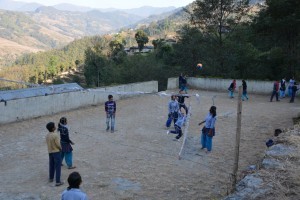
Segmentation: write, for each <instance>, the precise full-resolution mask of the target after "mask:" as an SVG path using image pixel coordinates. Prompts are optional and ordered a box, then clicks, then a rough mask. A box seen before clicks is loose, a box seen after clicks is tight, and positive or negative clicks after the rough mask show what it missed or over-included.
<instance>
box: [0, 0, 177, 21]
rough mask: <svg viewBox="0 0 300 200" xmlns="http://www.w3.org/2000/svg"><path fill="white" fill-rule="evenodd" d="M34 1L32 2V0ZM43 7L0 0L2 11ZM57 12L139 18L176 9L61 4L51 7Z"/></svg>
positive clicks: (35, 4)
mask: <svg viewBox="0 0 300 200" xmlns="http://www.w3.org/2000/svg"><path fill="white" fill-rule="evenodd" d="M33 1H34V0H33ZM42 6H44V5H42V4H39V3H34V2H32V3H25V2H20V1H13V0H0V9H3V10H11V11H23V12H25V11H32V12H33V11H35V10H36V9H37V8H39V7H42ZM52 7H54V8H55V9H57V10H61V11H70V12H89V11H91V10H98V11H101V12H105V13H106V12H113V11H120V12H125V13H128V14H133V15H138V16H141V17H148V16H150V15H158V14H161V13H164V12H168V11H171V10H174V9H176V7H173V6H172V7H161V8H160V7H151V6H144V7H140V8H133V9H116V8H104V9H103V8H91V7H86V6H77V5H74V4H69V3H62V4H57V5H54V6H52Z"/></svg>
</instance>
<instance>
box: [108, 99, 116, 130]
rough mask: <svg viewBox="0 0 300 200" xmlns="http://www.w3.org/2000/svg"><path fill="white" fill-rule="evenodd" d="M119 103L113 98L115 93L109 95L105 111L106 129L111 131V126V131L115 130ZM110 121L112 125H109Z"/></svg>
mask: <svg viewBox="0 0 300 200" xmlns="http://www.w3.org/2000/svg"><path fill="white" fill-rule="evenodd" d="M116 109H117V104H116V102H115V101H114V100H113V95H111V94H110V95H108V101H106V102H105V112H106V131H109V128H111V132H112V133H113V132H114V131H115V116H116ZM109 122H110V126H111V127H109Z"/></svg>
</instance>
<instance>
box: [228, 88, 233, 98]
mask: <svg viewBox="0 0 300 200" xmlns="http://www.w3.org/2000/svg"><path fill="white" fill-rule="evenodd" d="M229 97H230V98H233V97H234V96H233V90H231V91H229Z"/></svg>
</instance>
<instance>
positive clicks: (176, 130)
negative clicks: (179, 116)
mask: <svg viewBox="0 0 300 200" xmlns="http://www.w3.org/2000/svg"><path fill="white" fill-rule="evenodd" d="M170 133H174V134H177V136H176V139H179V138H181V136H182V130H181V127H179V126H178V125H176V124H175V131H170Z"/></svg>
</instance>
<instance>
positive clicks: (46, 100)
mask: <svg viewBox="0 0 300 200" xmlns="http://www.w3.org/2000/svg"><path fill="white" fill-rule="evenodd" d="M139 92H146V93H155V92H158V82H157V81H149V82H142V83H134V84H127V85H118V86H114V87H105V88H98V89H88V90H83V91H77V92H68V93H61V94H53V95H48V96H38V97H31V98H23V99H16V100H10V101H7V102H6V104H5V103H4V102H1V103H0V113H1V117H0V124H4V123H9V122H15V121H20V120H25V119H30V118H35V117H40V116H44V115H51V114H54V113H59V112H62V111H67V110H72V109H76V108H80V107H85V106H90V105H96V104H101V103H104V102H105V101H107V96H108V95H109V94H112V95H113V96H114V99H115V100H118V99H121V98H127V97H130V96H136V95H139ZM124 93H127V94H124Z"/></svg>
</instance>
